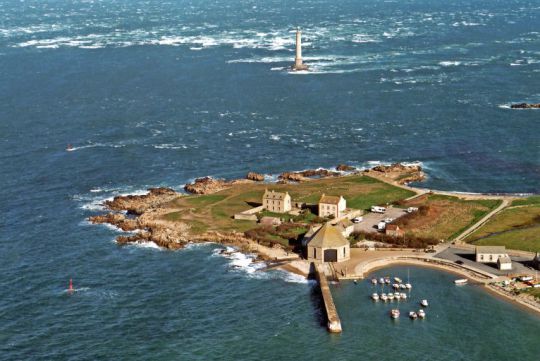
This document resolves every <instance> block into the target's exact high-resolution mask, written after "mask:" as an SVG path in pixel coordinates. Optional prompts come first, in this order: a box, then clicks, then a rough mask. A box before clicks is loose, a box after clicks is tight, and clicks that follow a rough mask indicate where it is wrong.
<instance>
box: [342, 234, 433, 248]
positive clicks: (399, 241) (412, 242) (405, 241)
mask: <svg viewBox="0 0 540 361" xmlns="http://www.w3.org/2000/svg"><path fill="white" fill-rule="evenodd" d="M351 239H352V241H351V243H352V244H355V243H357V242H359V241H363V240H368V241H375V242H381V243H387V244H390V245H394V246H397V247H403V248H427V247H428V246H431V245H435V244H437V243H439V241H438V240H437V239H436V238H433V237H418V236H414V235H405V236H404V237H393V236H389V235H387V234H384V233H376V232H355V233H353V234H352V235H351Z"/></svg>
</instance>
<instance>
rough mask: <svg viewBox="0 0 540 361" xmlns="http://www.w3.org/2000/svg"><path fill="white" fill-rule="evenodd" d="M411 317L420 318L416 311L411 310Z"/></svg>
mask: <svg viewBox="0 0 540 361" xmlns="http://www.w3.org/2000/svg"><path fill="white" fill-rule="evenodd" d="M409 317H410V318H412V319H413V320H416V319H417V318H418V315H417V314H416V312H414V311H411V312H409Z"/></svg>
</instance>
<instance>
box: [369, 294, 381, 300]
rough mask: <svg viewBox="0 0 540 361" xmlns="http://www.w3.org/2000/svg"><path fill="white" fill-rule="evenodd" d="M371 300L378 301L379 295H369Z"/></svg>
mask: <svg viewBox="0 0 540 361" xmlns="http://www.w3.org/2000/svg"><path fill="white" fill-rule="evenodd" d="M371 298H372V299H373V301H378V300H379V295H378V294H376V293H374V294H372V295H371Z"/></svg>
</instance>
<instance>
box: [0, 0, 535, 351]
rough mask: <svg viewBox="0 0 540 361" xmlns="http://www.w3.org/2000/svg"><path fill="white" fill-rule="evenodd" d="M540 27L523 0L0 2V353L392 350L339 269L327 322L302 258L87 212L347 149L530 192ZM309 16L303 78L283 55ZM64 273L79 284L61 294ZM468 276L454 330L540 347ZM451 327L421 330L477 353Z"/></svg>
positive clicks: (524, 321) (480, 185)
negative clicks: (122, 199) (147, 192)
mask: <svg viewBox="0 0 540 361" xmlns="http://www.w3.org/2000/svg"><path fill="white" fill-rule="evenodd" d="M538 24H540V5H539V4H538V2H537V1H526V0H514V1H487V0H485V1H471V0H460V1H454V2H451V3H449V2H443V1H435V0H431V1H427V0H415V1H397V2H390V1H389V2H384V1H341V2H337V3H336V2H332V1H328V0H319V1H298V2H279V1H265V2H262V1H235V0H232V1H169V2H163V1H133V0H130V1H128V0H125V1H119V0H103V1H97V0H96V1H53V0H50V1H37V0H35V1H28V0H26V1H13V0H4V1H1V2H0V162H1V163H0V164H1V169H0V171H1V172H0V188H1V189H2V191H1V193H0V195H1V197H0V230H1V231H2V232H1V233H0V234H1V235H0V243H1V246H2V252H1V253H0V286H1V290H2V297H0V358H2V359H44V358H48V359H81V358H83V359H96V358H113V359H118V358H125V359H132V358H134V359H137V358H138V359H148V358H157V359H178V358H183V359H204V360H206V359H218V358H224V357H225V356H224V355H227V356H228V358H229V359H257V358H266V359H268V358H270V359H287V358H302V356H304V357H305V358H309V359H313V358H318V359H327V358H329V357H330V355H331V354H332V352H335V353H337V355H338V356H339V357H340V358H341V359H353V358H357V357H358V355H359V354H361V353H369V354H373V355H376V357H378V358H382V359H385V358H387V359H390V358H392V359H393V358H395V357H397V356H396V355H395V354H393V352H391V351H392V350H386V351H385V350H384V348H382V347H381V346H380V345H379V342H384V341H381V337H380V335H379V334H378V333H379V332H382V331H381V330H385V328H387V327H389V325H388V324H387V323H386V318H385V319H384V322H385V323H384V324H383V325H384V326H382V327H383V328H380V323H381V321H380V320H378V319H376V318H374V319H366V322H367V323H366V324H362V323H361V318H360V317H357V316H355V314H354V313H355V312H358V310H359V309H357V308H356V307H355V305H356V304H355V303H354V302H356V301H354V300H356V297H359V299H362V298H361V297H363V295H360V294H358V295H352V294H351V296H350V297H349V296H346V297H345V298H344V299H341V298H340V297H341V296H340V295H341V293H340V292H344V293H343V294H344V295H346V294H347V292H348V291H347V290H348V288H347V287H348V286H344V287H343V288H342V289H341V290H342V291H338V294H337V296H336V297H337V299H338V303H341V304H343V305H344V306H343V307H340V311H341V312H342V313H344V314H347V313H350V314H351V317H347V320H348V319H350V320H351V321H344V327H345V330H346V331H345V333H344V334H343V335H342V336H339V337H337V338H336V337H334V336H329V335H328V334H327V333H326V331H325V330H324V328H321V327H319V320H318V318H317V317H316V314H317V312H318V308H317V305H316V303H314V302H313V300H314V299H316V297H313V296H312V294H311V293H312V291H311V286H309V285H308V284H305V283H298V281H299V280H298V279H295V278H294V277H292V276H290V275H285V274H270V275H268V274H265V275H264V276H261V275H259V274H258V273H257V272H255V271H253V269H252V268H250V267H252V266H249V265H248V263H249V262H248V261H246V260H227V259H223V258H220V257H216V256H213V255H212V249H211V247H210V248H204V247H203V248H195V249H192V250H188V251H180V252H163V251H159V250H155V249H147V248H142V249H141V248H134V247H124V248H120V247H117V246H116V245H115V244H114V243H113V242H112V240H113V239H114V237H115V236H116V235H117V233H116V231H114V230H111V229H108V228H105V227H91V226H88V225H87V224H86V223H85V222H84V220H85V218H86V217H88V216H89V215H92V214H94V213H95V212H96V211H97V210H99V203H100V202H101V201H102V200H103V199H105V198H107V197H110V196H113V195H115V194H120V193H133V192H138V191H141V190H144V189H145V188H147V187H149V186H157V185H164V186H170V187H175V188H180V187H181V186H182V185H183V184H184V183H185V182H187V181H189V180H190V179H192V178H194V177H197V176H202V175H207V174H210V175H215V176H223V177H238V176H242V175H243V174H244V173H245V172H247V171H248V170H255V171H260V172H265V173H269V174H276V173H278V172H281V171H284V170H294V169H303V168H308V167H319V166H323V167H331V166H334V165H336V164H337V163H341V162H347V163H352V164H354V165H357V166H360V167H362V166H368V165H371V164H377V162H391V161H408V162H421V163H422V164H423V165H424V167H426V169H427V171H428V173H429V175H430V179H429V181H428V182H427V183H426V186H429V187H434V188H441V189H450V190H461V191H491V192H538V191H540V187H539V185H540V144H539V143H540V142H539V137H538V134H539V133H540V125H539V120H540V112H539V111H512V110H509V109H507V106H508V104H510V103H512V102H521V101H527V102H540V91H539V88H538V84H539V81H538V80H539V76H540V33H539V31H540V30H539V26H538ZM296 26H301V27H302V28H303V30H304V38H305V47H304V55H305V59H306V61H307V62H308V63H309V64H310V66H311V69H312V72H311V73H309V74H291V73H290V72H288V70H287V69H288V66H289V64H290V63H291V61H292V56H293V52H292V50H293V49H292V47H293V36H294V33H292V32H291V31H292V29H294V27H296ZM68 143H71V144H73V146H74V151H73V152H66V151H65V150H64V149H65V147H66V145H67V144H68ZM231 262H240V263H241V265H242V266H244V270H243V271H242V270H235V269H232V268H230V265H231ZM250 272H251V273H250ZM426 272H427V271H426ZM426 275H427V276H426V277H427V279H426V281H425V282H426V284H429V283H430V282H431V283H434V282H436V280H437V277H444V276H441V274H440V273H433V272H427V273H426ZM70 277H73V278H74V280H75V286H76V287H78V288H81V291H80V292H77V293H76V294H75V295H72V296H67V295H66V294H65V293H64V292H63V290H64V289H65V287H66V285H67V280H68V279H69V278H70ZM291 277H292V278H291ZM441 287H442V288H443V289H445V287H447V286H446V285H445V286H444V287H443V286H441ZM358 289H359V288H358ZM469 289H471V291H469ZM352 290H353V289H351V292H353V291H352ZM354 290H357V288H354ZM464 290H465V291H463V292H466V296H467V297H473V298H474V299H475V300H476V301H475V302H471V303H469V304H468V307H470V308H469V309H467V311H468V312H469V313H470V314H476V313H478V314H479V315H480V316H478V317H477V318H473V321H474V322H473V321H471V322H469V323H464V324H463V325H462V326H461V327H462V328H461V329H460V332H463V334H472V333H476V332H478V329H477V326H478V323H486V324H489V325H492V324H491V323H490V322H491V321H490V319H489V318H490V317H494V319H495V320H500V321H501V325H502V324H505V325H508V324H511V325H512V328H511V331H512V332H511V333H507V334H506V336H505V338H504V340H506V341H508V340H511V341H512V342H514V343H516V342H517V343H518V344H519V345H521V346H520V347H519V350H517V351H516V349H513V348H512V349H510V348H500V347H498V346H493V347H495V348H497V357H499V359H503V358H505V357H509V355H514V354H515V353H516V352H518V353H519V354H520V356H521V357H522V359H531V356H532V355H533V354H534V353H533V352H536V353H538V346H537V344H534V343H531V342H529V341H520V340H529V338H527V337H528V336H527V335H530V334H534V332H536V334H538V327H539V326H538V325H539V322H538V319H537V318H534V317H533V316H531V315H528V314H526V313H523V312H522V311H520V310H518V309H516V308H515V307H514V306H511V305H507V304H505V303H502V302H500V301H498V300H492V298H491V297H490V296H488V295H486V294H484V293H483V292H481V291H480V290H478V292H476V291H473V290H474V288H466V289H464ZM354 292H356V291H354ZM468 292H471V294H469V293H468ZM475 292H476V293H475ZM347 300H349V301H347ZM347 302H351V304H348V303H347ZM441 302H443V303H444V302H447V303H448V304H451V303H452V302H455V300H454V298H453V297H448V299H447V300H446V301H444V300H441ZM490 302H491V303H490ZM445 305H446V304H445ZM485 305H489V307H490V309H491V307H493V312H492V313H493V314H495V316H493V315H486V314H485V312H481V308H482V307H484V306H485ZM446 306H447V307H450V306H448V305H446ZM362 307H364V306H362ZM365 307H368V306H365ZM369 307H371V305H369ZM445 309H446V307H445V308H443V309H442V310H441V311H440V312H441V317H443V316H444V317H443V319H444V323H451V322H449V321H448V320H447V319H446V317H450V316H448V315H449V314H450V313H448V314H446V315H445V312H446V311H444V310H445ZM448 309H450V308H448ZM366 310H367V309H366ZM232 311H236V313H235V312H232ZM366 312H367V311H366ZM448 312H450V311H448ZM374 317H375V316H374ZM377 317H378V316H377ZM356 320H358V323H356V322H357V321H356ZM349 322H351V323H349ZM426 324H429V325H431V323H427V322H426ZM400 327H401V323H400ZM414 327H417V326H416V325H415V326H414ZM433 327H439V326H433ZM448 327H449V326H448V325H447V326H446V327H442V330H439V331H435V329H430V330H428V331H425V332H429V337H428V334H427V333H424V334H423V336H422V342H421V343H419V344H418V345H416V346H415V348H416V349H418V350H420V351H423V352H424V353H423V354H424V355H429V357H431V359H437V357H439V355H440V358H439V359H449V360H450V359H451V360H454V359H460V358H461V359H482V358H481V355H480V354H479V353H478V352H477V351H475V350H478V347H480V346H478V343H477V339H475V338H472V337H471V338H466V339H465V338H464V339H463V340H462V342H463V344H458V343H456V342H457V341H456V342H449V343H447V344H445V340H447V339H451V334H453V332H457V331H456V330H455V329H454V328H448ZM452 327H454V326H452ZM447 328H448V331H444V330H445V329H447ZM366 330H370V332H367V334H368V336H366V337H367V338H362V337H360V335H364V334H366ZM497 330H498V329H497ZM371 331H372V332H373V333H371ZM404 332H405V331H404ZM493 332H495V331H492V333H489V337H487V336H486V338H485V340H483V343H485V344H486V345H495V344H494V343H493V342H495V341H493V338H494V337H495V333H493ZM497 332H499V331H497ZM500 332H501V333H502V334H504V332H506V331H504V330H501V331H500ZM369 334H370V335H371V336H369ZM377 335H378V336H377ZM410 337H412V333H411V336H410ZM488 339H489V341H488ZM495 339H496V338H495ZM396 347H397V346H396ZM403 347H404V348H406V343H405V344H404V346H403ZM482 347H483V346H482ZM535 347H536V350H535V349H534V348H535ZM428 352H430V353H431V354H429V353H428ZM433 352H436V353H435V355H436V356H433ZM458 352H461V353H458ZM403 354H404V355H407V353H406V352H404V353H403ZM408 355H409V356H399V357H401V358H404V359H407V357H410V359H417V357H419V356H418V355H417V354H413V353H409V354H408ZM413 355H416V356H413ZM458 355H462V356H458ZM426 357H428V356H426ZM445 357H446V358H445Z"/></svg>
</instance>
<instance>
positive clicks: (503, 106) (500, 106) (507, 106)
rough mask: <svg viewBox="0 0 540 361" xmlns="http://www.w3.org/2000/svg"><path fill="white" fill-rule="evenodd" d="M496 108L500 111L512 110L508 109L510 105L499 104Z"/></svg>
mask: <svg viewBox="0 0 540 361" xmlns="http://www.w3.org/2000/svg"><path fill="white" fill-rule="evenodd" d="M498 107H499V108H501V109H512V108H511V107H510V104H499V105H498Z"/></svg>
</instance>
